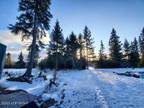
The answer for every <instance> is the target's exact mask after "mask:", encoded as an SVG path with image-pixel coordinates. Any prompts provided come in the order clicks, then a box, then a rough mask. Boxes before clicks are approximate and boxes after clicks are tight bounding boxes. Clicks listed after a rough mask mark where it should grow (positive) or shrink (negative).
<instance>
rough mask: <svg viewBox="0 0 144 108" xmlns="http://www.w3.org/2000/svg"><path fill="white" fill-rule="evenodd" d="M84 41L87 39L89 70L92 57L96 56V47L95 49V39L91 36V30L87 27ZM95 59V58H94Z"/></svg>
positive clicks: (84, 32)
mask: <svg viewBox="0 0 144 108" xmlns="http://www.w3.org/2000/svg"><path fill="white" fill-rule="evenodd" d="M83 34H84V39H85V44H86V46H85V47H86V60H87V68H88V65H89V61H90V58H91V57H90V56H93V54H94V47H93V43H94V41H93V39H92V36H91V31H90V30H89V28H88V27H87V26H85V28H84V31H83ZM92 58H93V57H92Z"/></svg>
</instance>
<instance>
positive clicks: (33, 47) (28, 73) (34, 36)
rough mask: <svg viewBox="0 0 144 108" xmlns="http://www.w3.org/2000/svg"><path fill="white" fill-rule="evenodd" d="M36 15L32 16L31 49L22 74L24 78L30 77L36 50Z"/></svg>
mask: <svg viewBox="0 0 144 108" xmlns="http://www.w3.org/2000/svg"><path fill="white" fill-rule="evenodd" d="M36 25H37V17H36V15H35V17H34V27H33V33H32V37H33V39H32V47H31V50H30V60H29V62H28V64H27V70H26V72H25V74H24V75H23V76H24V77H26V78H30V77H31V73H32V68H33V64H34V56H35V52H36V49H35V47H36V40H37V35H38V34H37V29H38V28H37V26H36Z"/></svg>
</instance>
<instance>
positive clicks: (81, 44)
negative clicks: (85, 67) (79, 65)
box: [78, 33, 84, 59]
mask: <svg viewBox="0 0 144 108" xmlns="http://www.w3.org/2000/svg"><path fill="white" fill-rule="evenodd" d="M78 41H79V45H80V51H79V53H80V59H81V58H82V57H83V54H82V53H83V48H84V41H83V35H82V34H81V33H80V34H79V36H78Z"/></svg>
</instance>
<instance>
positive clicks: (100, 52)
mask: <svg viewBox="0 0 144 108" xmlns="http://www.w3.org/2000/svg"><path fill="white" fill-rule="evenodd" d="M104 49H105V47H104V44H103V41H102V40H101V44H100V50H99V61H104V60H105V59H106V55H105V54H104Z"/></svg>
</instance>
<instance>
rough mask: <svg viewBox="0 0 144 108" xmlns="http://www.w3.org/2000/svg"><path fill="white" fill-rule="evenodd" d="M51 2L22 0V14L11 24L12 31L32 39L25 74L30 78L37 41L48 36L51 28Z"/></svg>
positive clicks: (20, 10) (20, 7)
mask: <svg viewBox="0 0 144 108" xmlns="http://www.w3.org/2000/svg"><path fill="white" fill-rule="evenodd" d="M50 4H51V0H20V2H19V12H20V15H19V16H18V17H17V21H16V24H15V25H10V26H9V29H10V30H11V32H12V33H15V34H21V35H22V39H32V43H31V45H32V48H31V52H30V60H29V62H28V65H27V70H26V73H25V74H24V75H23V76H24V77H25V78H26V79H28V80H29V78H30V76H31V72H32V68H33V62H34V54H35V47H36V43H37V41H38V42H39V41H40V38H42V37H43V36H46V31H47V30H49V22H50V19H51V18H52V15H51V13H50V11H49V10H50ZM40 43H41V42H40Z"/></svg>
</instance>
